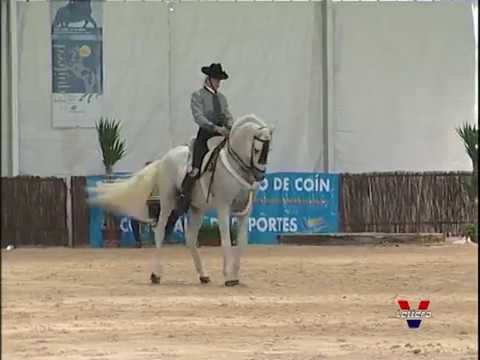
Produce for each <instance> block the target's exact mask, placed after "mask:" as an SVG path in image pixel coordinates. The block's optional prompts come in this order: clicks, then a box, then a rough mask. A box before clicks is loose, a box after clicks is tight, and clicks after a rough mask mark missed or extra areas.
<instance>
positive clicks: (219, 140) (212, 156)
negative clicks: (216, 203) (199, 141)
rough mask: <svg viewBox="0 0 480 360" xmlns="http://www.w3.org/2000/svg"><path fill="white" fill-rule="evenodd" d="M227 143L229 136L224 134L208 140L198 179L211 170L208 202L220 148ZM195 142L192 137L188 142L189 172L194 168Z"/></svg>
mask: <svg viewBox="0 0 480 360" xmlns="http://www.w3.org/2000/svg"><path fill="white" fill-rule="evenodd" d="M226 143H227V138H225V137H223V136H214V137H212V138H210V139H209V140H208V141H207V148H208V152H207V153H206V154H205V155H204V157H203V159H202V162H201V166H200V167H201V170H200V174H198V175H197V179H200V178H201V177H202V176H204V175H205V173H207V172H211V173H212V175H211V176H210V181H209V184H208V193H207V202H208V200H209V198H210V193H211V187H212V182H213V177H214V175H215V169H216V167H217V162H218V156H219V155H220V150H222V149H223V147H224V146H225V144H226ZM194 144H195V138H192V139H190V142H189V144H188V160H187V173H189V172H190V171H191V170H192V166H193V147H194Z"/></svg>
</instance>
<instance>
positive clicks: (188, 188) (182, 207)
mask: <svg viewBox="0 0 480 360" xmlns="http://www.w3.org/2000/svg"><path fill="white" fill-rule="evenodd" d="M197 173H198V169H195V168H194V169H192V171H190V172H189V173H188V174H187V176H185V178H184V179H183V182H182V192H181V194H180V198H179V200H178V208H177V210H178V213H179V215H183V214H185V213H186V212H187V211H188V209H189V207H190V202H191V201H192V189H193V185H194V184H195V180H196V178H197Z"/></svg>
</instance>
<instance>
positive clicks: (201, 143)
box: [178, 129, 213, 214]
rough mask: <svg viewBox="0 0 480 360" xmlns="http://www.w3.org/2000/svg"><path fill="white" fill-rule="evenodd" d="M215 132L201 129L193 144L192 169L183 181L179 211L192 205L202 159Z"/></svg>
mask: <svg viewBox="0 0 480 360" xmlns="http://www.w3.org/2000/svg"><path fill="white" fill-rule="evenodd" d="M212 135H213V134H209V133H207V132H206V131H205V130H203V129H200V130H199V131H198V134H197V138H196V139H195V143H194V145H193V161H192V170H191V171H190V172H189V173H188V174H187V175H186V176H185V178H184V179H183V182H182V194H181V195H180V201H179V206H178V212H179V213H180V214H184V213H186V212H187V211H188V208H189V207H190V202H191V197H192V190H193V185H195V181H196V180H197V179H198V178H199V176H200V169H201V167H202V159H203V157H204V156H205V154H206V153H207V151H208V148H207V141H208V139H210V138H211V137H212Z"/></svg>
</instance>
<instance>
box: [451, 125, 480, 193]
mask: <svg viewBox="0 0 480 360" xmlns="http://www.w3.org/2000/svg"><path fill="white" fill-rule="evenodd" d="M456 130H457V134H458V135H459V136H460V137H461V138H462V140H463V145H464V146H465V150H466V152H467V154H468V156H469V157H470V159H471V160H472V165H473V174H472V175H473V176H472V183H471V185H470V192H471V194H472V195H473V196H474V197H475V198H476V197H477V195H478V127H477V125H471V124H463V125H462V126H461V127H459V128H457V129H456Z"/></svg>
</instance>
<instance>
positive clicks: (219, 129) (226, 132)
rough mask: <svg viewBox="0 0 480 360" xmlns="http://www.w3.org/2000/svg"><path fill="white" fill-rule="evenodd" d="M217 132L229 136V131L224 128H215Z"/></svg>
mask: <svg viewBox="0 0 480 360" xmlns="http://www.w3.org/2000/svg"><path fill="white" fill-rule="evenodd" d="M215 131H216V132H217V133H219V134H221V135H223V136H227V135H228V134H229V132H230V131H229V130H228V129H227V128H226V127H224V126H215Z"/></svg>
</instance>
